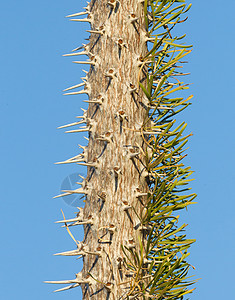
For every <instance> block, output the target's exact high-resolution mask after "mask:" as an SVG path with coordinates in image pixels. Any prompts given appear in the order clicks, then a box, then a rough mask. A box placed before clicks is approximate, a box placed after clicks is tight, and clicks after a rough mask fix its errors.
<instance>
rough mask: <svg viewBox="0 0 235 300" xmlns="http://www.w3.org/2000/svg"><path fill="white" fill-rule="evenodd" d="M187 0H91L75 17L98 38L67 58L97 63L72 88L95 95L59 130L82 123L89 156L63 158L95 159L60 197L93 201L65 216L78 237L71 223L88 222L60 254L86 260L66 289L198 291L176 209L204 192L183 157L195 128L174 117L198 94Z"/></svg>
mask: <svg viewBox="0 0 235 300" xmlns="http://www.w3.org/2000/svg"><path fill="white" fill-rule="evenodd" d="M185 2H186V1H185V0H125V1H124V0H103V1H96V0H91V2H90V3H88V5H87V7H85V8H84V11H83V12H80V13H75V14H73V15H69V16H68V17H69V18H71V20H72V21H74V22H89V23H90V26H91V29H90V30H88V32H89V33H90V38H89V43H88V44H86V45H83V46H82V47H80V48H77V49H75V51H73V52H72V53H70V54H66V55H65V56H74V57H77V56H80V55H86V56H88V60H85V61H74V63H77V64H89V65H90V70H89V72H88V73H87V74H86V76H85V77H84V78H82V83H79V84H77V85H74V86H71V87H69V88H67V89H65V90H64V91H65V92H66V93H65V94H66V95H80V94H86V95H88V97H89V100H87V101H86V102H88V109H87V110H86V111H83V112H84V113H83V115H82V116H81V117H80V121H77V122H73V123H71V124H68V125H64V126H61V127H60V128H68V127H72V128H74V126H80V127H78V128H77V129H72V130H67V132H68V133H76V132H85V131H86V132H88V135H89V139H88V145H87V146H81V148H82V150H83V152H82V153H81V154H78V155H77V156H75V157H73V158H71V159H67V160H65V161H64V162H59V163H77V164H79V165H83V166H86V167H87V177H86V178H83V182H82V183H80V185H81V187H78V188H77V189H75V190H71V191H70V190H66V191H63V194H61V195H59V196H66V195H71V194H73V193H78V194H84V196H85V199H86V200H85V207H84V209H83V208H80V212H79V213H78V215H77V217H76V218H73V219H68V220H66V219H65V218H64V220H62V221H59V223H63V224H64V227H66V228H67V230H68V232H69V234H70V235H72V234H71V232H70V230H69V227H70V226H76V225H83V226H84V240H83V241H82V242H79V243H78V242H77V241H76V239H75V238H74V237H73V239H74V241H75V243H76V247H77V249H75V250H71V251H66V252H63V253H58V254H57V255H64V256H78V257H81V258H82V259H83V262H84V264H83V269H82V271H81V272H80V273H78V274H77V275H76V278H75V279H72V280H63V281H49V282H50V283H55V284H57V283H58V284H65V285H66V286H65V287H64V288H62V289H59V290H58V291H62V290H68V289H71V288H75V287H77V286H80V287H81V288H82V292H83V299H102V300H103V299H112V300H114V299H115V300H117V299H183V298H184V295H186V294H189V293H191V292H192V291H193V289H191V288H189V286H190V285H192V284H193V283H194V282H195V281H191V280H190V279H188V277H187V274H188V271H189V268H190V264H189V263H188V262H187V261H186V258H187V257H188V255H189V253H188V248H189V247H190V245H191V244H192V243H193V242H194V240H192V239H187V238H186V235H185V234H184V233H183V231H184V229H185V227H186V224H183V225H181V226H177V223H178V219H179V216H178V215H177V213H176V212H177V211H178V210H181V209H185V208H187V206H188V205H190V204H193V203H194V202H193V199H194V198H195V197H196V195H195V194H188V193H187V191H188V190H189V189H190V188H188V187H187V184H188V182H189V181H190V180H192V179H189V176H190V175H191V174H192V171H191V169H190V167H185V166H184V164H183V158H184V157H185V156H186V155H185V154H184V151H185V148H184V146H185V144H186V143H187V140H188V137H189V136H190V135H191V134H189V135H183V133H184V131H185V128H186V125H187V124H185V122H183V123H181V124H177V122H176V119H175V116H176V115H177V114H178V113H180V112H181V111H183V110H184V109H185V108H186V107H188V106H189V105H190V102H189V101H190V99H191V98H192V96H188V97H186V98H183V97H182V95H181V93H182V91H183V90H185V89H188V88H189V87H188V85H187V84H184V83H183V82H182V77H183V76H184V75H187V74H186V73H183V71H182V65H183V63H184V62H183V61H182V59H183V57H185V56H186V55H187V54H189V53H190V51H191V46H190V45H189V46H188V45H185V44H182V43H181V40H182V39H183V38H184V36H177V35H174V29H175V26H176V25H177V26H178V25H179V24H180V23H184V22H185V21H186V19H187V16H185V14H186V13H187V11H188V9H189V8H190V6H191V5H189V6H187V4H186V3H185ZM80 87H83V89H82V90H80V91H77V89H78V88H80ZM179 92H180V93H179ZM81 125H82V126H81ZM59 196H57V197H59Z"/></svg>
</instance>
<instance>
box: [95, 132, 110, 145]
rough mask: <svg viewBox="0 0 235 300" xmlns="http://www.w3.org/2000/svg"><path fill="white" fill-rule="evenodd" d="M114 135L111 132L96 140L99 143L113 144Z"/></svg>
mask: <svg viewBox="0 0 235 300" xmlns="http://www.w3.org/2000/svg"><path fill="white" fill-rule="evenodd" d="M112 138H113V133H112V132H111V131H107V132H106V133H105V134H103V135H100V137H98V138H96V139H97V140H98V141H105V142H107V143H111V142H113V140H112Z"/></svg>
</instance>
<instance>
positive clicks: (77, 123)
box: [57, 121, 84, 129]
mask: <svg viewBox="0 0 235 300" xmlns="http://www.w3.org/2000/svg"><path fill="white" fill-rule="evenodd" d="M81 122H82V123H84V122H83V121H81ZM81 122H74V123H70V124H67V125H62V126H59V127H57V129H62V128H66V127H71V126H75V125H79V124H82V123H81Z"/></svg>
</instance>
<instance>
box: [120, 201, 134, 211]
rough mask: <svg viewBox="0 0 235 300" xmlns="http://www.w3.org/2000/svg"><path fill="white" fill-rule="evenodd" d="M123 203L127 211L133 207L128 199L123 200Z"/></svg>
mask: <svg viewBox="0 0 235 300" xmlns="http://www.w3.org/2000/svg"><path fill="white" fill-rule="evenodd" d="M122 204H123V206H122V209H123V210H124V211H127V210H128V209H130V208H132V206H131V205H130V204H129V203H128V202H127V201H125V200H124V201H122Z"/></svg>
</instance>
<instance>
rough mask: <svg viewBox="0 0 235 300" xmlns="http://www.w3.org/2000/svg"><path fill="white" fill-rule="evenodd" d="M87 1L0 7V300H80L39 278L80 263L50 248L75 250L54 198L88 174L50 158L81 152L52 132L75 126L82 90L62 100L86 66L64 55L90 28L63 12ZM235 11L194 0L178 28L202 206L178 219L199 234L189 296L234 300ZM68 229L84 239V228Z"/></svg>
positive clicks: (192, 161)
mask: <svg viewBox="0 0 235 300" xmlns="http://www.w3.org/2000/svg"><path fill="white" fill-rule="evenodd" d="M83 6H86V2H85V1H75V0H70V1H61V0H58V1H56V2H55V1H48V0H47V1H46V0H41V1H29V0H22V1H4V2H2V3H1V11H0V23H1V24H0V36H1V45H0V52H1V55H0V65H1V72H0V77H1V86H0V94H1V95H0V99H1V108H0V139H1V144H2V146H1V148H0V152H1V154H0V159H1V170H2V171H1V181H0V182H1V202H0V231H1V247H0V260H1V261H0V265H1V271H0V282H1V289H0V299H7V300H13V299H16V297H17V298H18V299H24V300H28V299H34V300H40V299H44V300H53V299H58V300H63V299H66V300H68V299H71V300H73V299H81V293H80V289H79V288H78V289H73V290H71V291H68V292H64V293H58V294H54V293H52V291H53V288H54V286H52V285H46V284H44V283H43V280H56V279H58V280H60V279H61V280H62V279H72V278H74V274H75V273H78V272H79V271H80V270H81V267H82V266H81V262H80V261H79V260H76V259H75V258H63V257H58V256H53V255H52V254H53V253H56V252H60V251H63V250H70V249H73V248H75V245H74V242H73V241H72V239H71V238H70V237H69V235H68V234H67V233H66V231H65V229H63V228H60V227H59V226H58V225H57V224H54V222H55V221H57V220H60V219H61V211H60V210H61V209H63V211H64V212H65V214H66V216H72V215H73V212H74V211H76V209H74V208H73V207H71V206H69V205H68V204H66V203H65V202H64V201H63V199H52V197H53V196H54V195H56V194H58V192H59V190H60V186H61V184H62V182H63V180H64V179H65V178H66V177H67V176H68V175H70V174H73V173H79V172H80V173H81V174H84V173H85V169H82V168H79V167H77V166H73V165H63V166H57V165H54V162H56V161H60V160H63V159H66V158H69V157H72V156H74V155H76V154H77V153H78V146H77V145H78V144H83V145H84V144H85V143H86V141H85V139H83V138H82V136H83V135H82V134H81V135H79V134H78V135H65V134H64V133H63V130H56V127H58V126H60V125H63V124H66V123H69V122H73V121H74V120H75V116H77V115H79V114H80V113H81V110H80V107H81V106H83V107H85V105H84V104H82V102H81V100H83V97H80V98H79V97H65V96H62V92H61V91H62V89H64V88H66V87H68V86H71V85H73V84H76V83H78V82H79V81H80V79H79V78H80V77H81V76H83V74H84V73H82V71H81V69H82V68H81V67H80V66H78V65H75V64H72V63H71V61H72V60H71V59H69V58H63V57H62V54H64V53H68V52H69V51H70V50H71V49H73V48H76V47H77V46H79V45H81V44H82V43H84V39H85V38H87V37H88V34H87V33H85V29H88V26H87V25H84V24H78V23H73V22H69V21H68V20H67V19H65V18H64V16H65V15H67V14H70V13H74V12H77V11H80V10H81V8H82V7H83ZM234 11H235V2H234V1H232V0H228V1H226V2H225V3H222V2H221V1H217V0H214V1H211V0H208V1H195V3H193V6H192V9H191V10H190V13H189V20H188V22H187V24H186V23H185V24H183V25H182V28H181V30H182V31H183V32H186V33H187V41H189V42H190V43H192V44H193V45H194V50H193V53H192V54H190V56H189V57H188V61H189V64H188V65H187V67H186V68H187V70H189V71H190V72H191V75H190V77H189V78H188V80H189V81H190V82H192V83H193V85H192V86H191V93H193V94H194V101H193V105H192V106H190V108H188V110H187V112H185V113H184V114H183V115H182V117H181V118H183V119H184V120H186V121H187V122H188V131H189V132H193V134H194V135H193V137H192V138H191V140H190V142H189V146H190V149H189V150H188V157H187V160H186V161H185V162H186V163H187V164H189V165H190V166H191V167H192V169H193V170H195V178H196V180H195V181H194V182H193V183H192V184H191V186H192V188H193V191H194V192H196V193H198V198H197V201H198V204H197V205H194V206H192V207H190V209H189V211H188V212H187V213H183V214H182V219H183V221H184V222H186V223H188V224H189V226H188V227H187V232H188V236H189V237H191V238H196V239H197V243H196V244H194V245H193V246H192V248H191V256H190V263H192V265H194V266H195V267H196V270H195V272H194V274H195V275H196V277H197V278H202V280H200V282H199V283H198V284H197V289H196V291H195V292H194V294H193V295H192V296H190V299H192V300H199V299H200V300H201V299H213V300H217V299H218V300H219V299H231V298H232V294H233V291H232V287H233V285H234V279H233V276H234V272H233V270H234V253H235V249H234V248H235V247H234V246H235V242H234V208H235V206H234V192H233V190H232V189H233V184H234V179H235V176H234V160H235V159H234V152H235V151H234V150H235V149H234V148H235V147H234V144H235V142H234V129H235V128H234V127H235V126H234V112H233V111H234V109H235V104H234V87H235V84H234V59H233V55H234V46H235V42H234V37H233V31H234V26H235V22H234ZM73 233H74V234H75V235H76V238H77V239H78V240H82V231H81V229H75V230H74V231H73Z"/></svg>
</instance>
